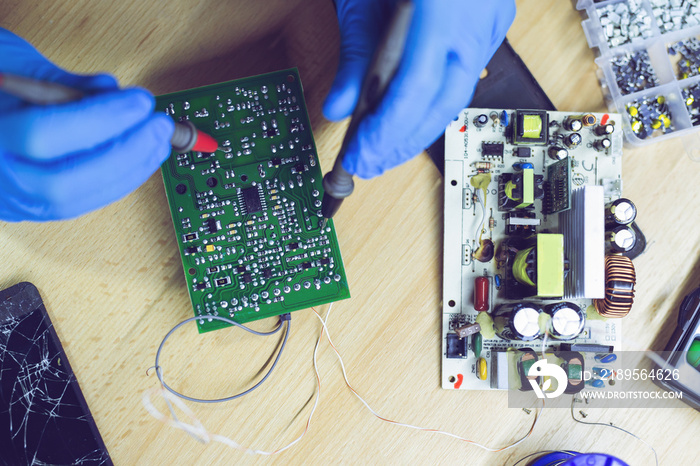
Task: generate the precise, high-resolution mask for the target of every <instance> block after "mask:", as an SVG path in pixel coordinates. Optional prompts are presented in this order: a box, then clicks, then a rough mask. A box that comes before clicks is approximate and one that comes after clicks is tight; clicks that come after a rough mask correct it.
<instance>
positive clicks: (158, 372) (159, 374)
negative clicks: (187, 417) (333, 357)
mask: <svg viewBox="0 0 700 466" xmlns="http://www.w3.org/2000/svg"><path fill="white" fill-rule="evenodd" d="M286 316H289V314H286ZM202 318H206V319H214V320H220V321H221V322H226V323H227V324H231V325H235V326H236V327H238V328H240V329H243V330H245V331H246V332H250V333H252V334H253V335H259V336H269V335H274V334H275V333H277V332H279V331H280V330H281V329H282V324H283V323H284V322H285V321H286V322H287V326H286V330H285V332H284V338H283V340H282V345H281V346H280V349H279V351H278V352H277V356H276V357H275V360H274V362H273V363H272V366H271V367H270V370H268V371H267V373H266V374H265V376H264V377H263V378H262V379H260V381H259V382H258V383H256V384H255V385H253V386H252V387H250V388H249V389H247V390H245V391H242V392H241V393H237V394H236V395H232V396H227V397H225V398H216V399H202V398H194V397H191V396H187V395H183V394H182V393H180V392H178V391H176V390H175V389H173V388H171V387H170V386H169V385H168V384H167V383H165V380H163V371H162V369H161V367H160V365H159V364H158V361H160V353H161V351H162V350H163V346H164V345H165V342H166V341H168V338H170V335H172V334H173V332H175V330H177V329H179V328H180V327H182V326H183V325H185V324H188V323H190V322H194V321H196V320H200V319H202ZM291 324H292V321H291V318H290V317H287V319H285V318H284V317H282V316H280V323H279V325H278V326H277V327H276V328H275V329H274V330H271V331H269V332H258V331H257V330H253V329H252V328H250V327H246V326H245V325H242V324H239V323H238V322H235V321H233V320H231V319H227V318H226V317H221V316H204V317H203V316H196V317H190V318H189V319H185V320H183V321H182V322H180V323H179V324H177V325H176V326H175V327H173V328H172V329H170V331H169V332H168V333H167V334H166V335H165V337H164V338H163V341H161V342H160V346H158V351H157V352H156V365H155V369H156V376H157V377H158V380H159V381H160V383H161V385H163V387H164V388H165V389H166V390H168V391H169V392H170V393H172V394H173V395H175V396H177V397H180V398H182V399H183V400H187V401H193V402H195V403H223V402H225V401H231V400H235V399H236V398H240V397H242V396H244V395H247V394H248V393H250V392H252V391H253V390H255V389H256V388H258V387H259V386H260V385H262V383H263V382H265V380H267V378H268V377H269V376H270V374H272V371H273V370H274V368H275V366H277V362H278V361H279V360H280V356H282V351H284V347H285V346H286V345H287V338H288V337H289V329H290V327H291Z"/></svg>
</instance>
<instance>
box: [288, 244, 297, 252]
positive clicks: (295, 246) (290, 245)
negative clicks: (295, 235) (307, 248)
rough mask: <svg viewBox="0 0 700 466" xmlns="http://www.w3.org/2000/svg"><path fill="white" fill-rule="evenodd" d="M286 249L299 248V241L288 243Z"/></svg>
mask: <svg viewBox="0 0 700 466" xmlns="http://www.w3.org/2000/svg"><path fill="white" fill-rule="evenodd" d="M287 249H288V250H290V251H292V250H294V249H299V243H289V246H287Z"/></svg>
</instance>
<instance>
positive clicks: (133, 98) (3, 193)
mask: <svg viewBox="0 0 700 466" xmlns="http://www.w3.org/2000/svg"><path fill="white" fill-rule="evenodd" d="M2 72H6V73H11V74H15V75H21V76H26V77H30V78H34V79H39V80H44V81H53V82H57V83H61V84H63V85H66V86H69V87H73V88H76V89H80V90H82V91H83V92H84V93H85V97H84V98H83V99H81V100H79V101H76V102H72V103H67V104H60V105H47V106H40V105H32V104H28V103H25V102H22V101H21V100H19V99H17V98H15V97H12V96H10V95H7V94H5V93H3V92H2V91H0V220H4V221H11V222H15V221H22V220H33V221H46V220H60V219H67V218H73V217H77V216H79V215H82V214H84V213H87V212H90V211H92V210H95V209H98V208H100V207H103V206H105V205H107V204H109V203H111V202H114V201H116V200H118V199H121V198H122V197H124V196H126V195H127V194H129V193H130V192H131V191H133V190H134V189H136V188H137V187H139V186H140V185H141V184H142V183H143V182H145V181H146V180H147V179H148V178H149V177H150V176H151V175H152V174H153V172H155V171H156V170H157V169H158V167H159V166H160V165H161V164H162V162H163V161H164V160H165V159H166V158H167V157H168V155H169V154H170V137H171V136H172V133H173V130H174V123H173V120H172V119H171V118H170V117H169V116H167V115H165V114H164V113H157V114H156V113H153V109H154V106H155V100H154V98H153V96H152V95H151V94H150V93H149V92H148V91H146V90H144V89H138V88H132V89H125V90H119V87H118V84H117V82H116V80H115V79H114V78H113V77H112V76H109V75H104V74H102V75H94V76H80V75H75V74H71V73H68V72H66V71H63V70H62V69H60V68H58V67H57V66H56V65H54V64H53V63H51V62H49V61H48V60H47V59H46V58H44V57H43V56H42V55H41V54H40V53H39V52H38V51H37V50H36V49H35V48H34V47H32V46H31V45H30V44H29V43H27V42H26V41H24V40H23V39H22V38H20V37H18V36H16V35H15V34H13V33H11V32H10V31H8V30H6V29H2V28H0V73H2Z"/></svg>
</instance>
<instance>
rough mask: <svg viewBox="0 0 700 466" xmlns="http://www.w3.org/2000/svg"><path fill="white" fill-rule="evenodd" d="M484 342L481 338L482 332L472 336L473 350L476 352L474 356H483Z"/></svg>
mask: <svg viewBox="0 0 700 466" xmlns="http://www.w3.org/2000/svg"><path fill="white" fill-rule="evenodd" d="M483 342H484V337H482V336H481V332H479V333H475V334H474V335H473V336H472V350H474V356H475V357H477V358H478V357H480V356H481V348H482V346H483Z"/></svg>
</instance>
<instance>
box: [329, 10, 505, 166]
mask: <svg viewBox="0 0 700 466" xmlns="http://www.w3.org/2000/svg"><path fill="white" fill-rule="evenodd" d="M395 3H396V0H336V6H337V10H338V22H339V24H340V34H341V46H340V63H339V65H338V72H337V74H336V78H335V82H334V83H333V87H332V88H331V91H330V92H329V94H328V98H327V99H326V102H325V105H324V108H323V110H324V113H325V115H326V117H327V118H328V119H330V120H334V121H337V120H341V119H343V118H346V117H347V116H349V115H350V114H351V113H352V111H353V109H354V108H355V104H356V102H357V99H358V96H359V93H360V88H361V85H362V80H363V78H364V76H365V73H366V72H367V68H368V66H369V64H370V61H371V59H372V56H373V54H374V50H375V47H376V45H377V42H378V41H379V39H380V37H381V35H382V33H383V32H384V30H383V29H384V28H385V27H386V24H387V22H388V18H389V17H390V15H391V11H392V8H393V6H394V4H395ZM414 3H415V12H414V17H413V22H412V24H411V28H410V31H409V35H408V38H407V42H406V47H405V50H404V55H403V58H402V61H401V64H400V66H399V69H398V71H397V73H396V75H395V77H394V79H393V81H392V82H391V84H390V85H389V88H388V89H387V92H386V94H385V96H384V99H383V100H382V102H381V103H380V105H379V106H378V107H377V108H376V109H375V110H374V111H373V112H371V113H370V114H368V115H367V116H366V117H365V118H364V120H363V121H362V123H361V124H360V126H359V128H358V131H357V136H356V137H355V138H354V139H353V140H352V141H351V142H350V144H349V146H348V151H347V153H346V155H345V158H344V159H343V168H345V169H346V170H347V171H348V172H349V173H351V174H354V175H357V176H359V177H361V178H372V177H375V176H378V175H381V174H382V173H383V172H384V171H386V170H388V169H390V168H393V167H395V166H397V165H400V164H402V163H404V162H406V161H407V160H409V159H411V158H412V157H414V156H415V155H417V154H418V153H419V152H420V151H422V150H423V149H425V148H426V147H428V146H429V145H430V144H431V143H432V142H433V141H435V139H437V137H438V136H439V135H440V134H441V133H443V132H444V131H445V127H446V126H447V124H448V123H449V122H450V120H452V119H453V118H454V117H456V116H457V115H458V114H459V111H460V110H461V109H462V108H464V107H466V106H467V105H468V104H469V101H470V100H471V98H472V95H473V94H474V89H475V87H476V84H477V82H478V81H479V75H480V74H481V71H482V70H483V69H484V67H485V66H486V64H487V63H488V61H489V60H490V59H491V56H492V55H493V54H494V52H495V51H496V49H497V48H498V46H499V45H501V42H503V38H504V37H505V35H506V31H507V30H508V28H509V27H510V24H511V23H512V21H513V18H514V15H515V5H514V3H513V0H486V1H484V0H482V1H468V0H414Z"/></svg>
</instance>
